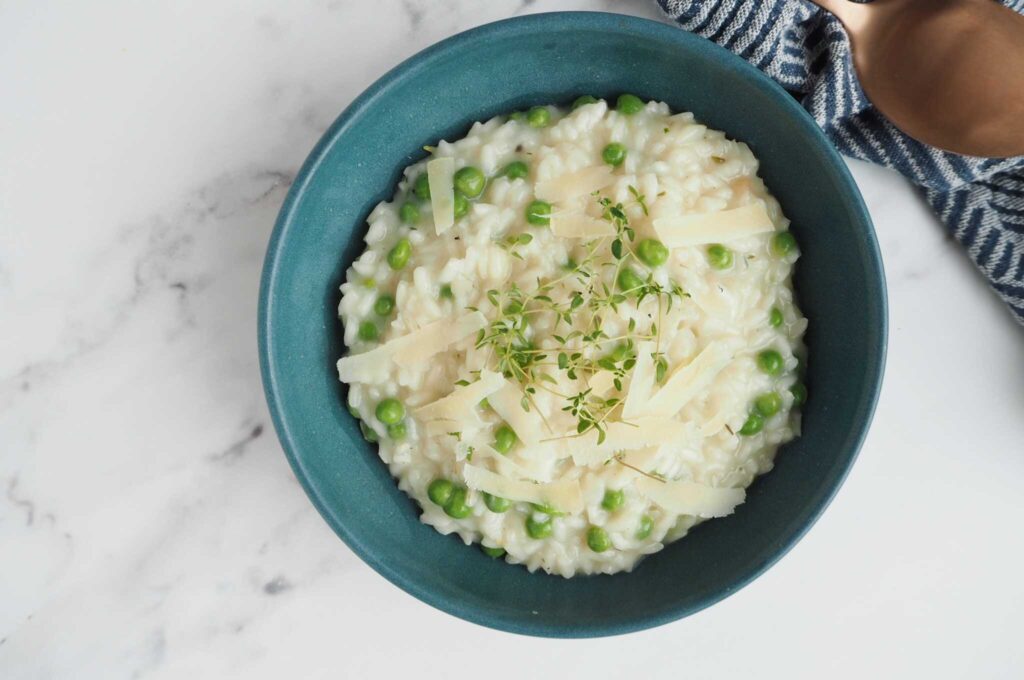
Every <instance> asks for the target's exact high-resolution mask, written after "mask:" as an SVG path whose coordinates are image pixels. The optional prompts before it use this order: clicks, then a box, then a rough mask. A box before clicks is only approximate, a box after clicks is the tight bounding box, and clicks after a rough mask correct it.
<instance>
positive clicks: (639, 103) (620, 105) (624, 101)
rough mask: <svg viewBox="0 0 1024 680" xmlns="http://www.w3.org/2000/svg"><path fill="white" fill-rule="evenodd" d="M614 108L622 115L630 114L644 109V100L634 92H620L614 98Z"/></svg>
mask: <svg viewBox="0 0 1024 680" xmlns="http://www.w3.org/2000/svg"><path fill="white" fill-rule="evenodd" d="M615 109H616V110H617V111H618V112H619V113H621V114H623V115H626V116H632V115H633V114H634V113H640V112H641V111H643V110H644V102H643V100H642V99H640V97H637V96H636V95H635V94H620V95H619V98H618V99H617V100H615Z"/></svg>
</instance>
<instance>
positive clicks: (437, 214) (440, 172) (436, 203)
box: [427, 158, 455, 236]
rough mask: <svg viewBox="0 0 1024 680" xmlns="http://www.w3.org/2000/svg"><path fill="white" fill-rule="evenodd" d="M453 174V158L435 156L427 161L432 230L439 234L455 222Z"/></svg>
mask: <svg viewBox="0 0 1024 680" xmlns="http://www.w3.org/2000/svg"><path fill="white" fill-rule="evenodd" d="M454 175H455V159H453V158H435V159H434V160H432V161H428V162H427V184H428V185H429V186H430V209H431V211H432V212H433V213H434V230H435V231H436V232H437V234H438V235H439V236H440V235H441V234H443V233H444V232H446V231H448V229H450V228H451V226H452V225H453V224H455V184H454V179H453V178H454Z"/></svg>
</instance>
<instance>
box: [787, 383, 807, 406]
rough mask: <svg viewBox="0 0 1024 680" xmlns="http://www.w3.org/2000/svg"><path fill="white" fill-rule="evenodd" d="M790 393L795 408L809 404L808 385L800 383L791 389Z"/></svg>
mask: <svg viewBox="0 0 1024 680" xmlns="http://www.w3.org/2000/svg"><path fill="white" fill-rule="evenodd" d="M789 391H790V393H791V394H792V395H793V405H794V406H803V405H804V404H805V403H807V385H804V384H803V383H799V382H798V383H796V384H795V385H793V386H792V387H790V388H789Z"/></svg>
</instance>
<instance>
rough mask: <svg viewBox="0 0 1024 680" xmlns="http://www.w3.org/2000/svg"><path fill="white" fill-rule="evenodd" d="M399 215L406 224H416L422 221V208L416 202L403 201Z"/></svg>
mask: <svg viewBox="0 0 1024 680" xmlns="http://www.w3.org/2000/svg"><path fill="white" fill-rule="evenodd" d="M398 217H399V219H401V220H402V221H403V222H405V223H406V224H416V223H417V222H419V221H420V209H419V207H417V206H416V204H415V203H403V204H402V207H401V208H399V209H398Z"/></svg>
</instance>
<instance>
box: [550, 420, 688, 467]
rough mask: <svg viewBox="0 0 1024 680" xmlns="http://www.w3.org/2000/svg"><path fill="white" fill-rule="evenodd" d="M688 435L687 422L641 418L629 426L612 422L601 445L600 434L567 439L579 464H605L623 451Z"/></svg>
mask: <svg viewBox="0 0 1024 680" xmlns="http://www.w3.org/2000/svg"><path fill="white" fill-rule="evenodd" d="M686 433H687V425H686V423H684V422H682V421H679V420H670V419H666V418H638V419H637V420H635V421H633V422H630V423H625V422H615V423H608V424H607V427H606V428H605V437H604V441H603V442H601V443H600V444H598V443H597V440H598V433H597V431H596V430H591V431H590V432H588V433H587V434H585V435H583V436H582V437H573V438H572V439H569V440H567V444H566V450H567V451H568V452H569V454H570V455H571V456H572V459H573V462H575V463H576V464H577V465H593V464H595V463H604V462H605V461H607V460H608V459H609V458H611V457H612V456H614V455H615V454H616V453H618V452H620V451H630V450H633V449H645V448H647V447H649V446H659V445H661V444H669V443H671V442H673V441H676V440H678V439H680V438H682V437H684V436H686Z"/></svg>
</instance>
